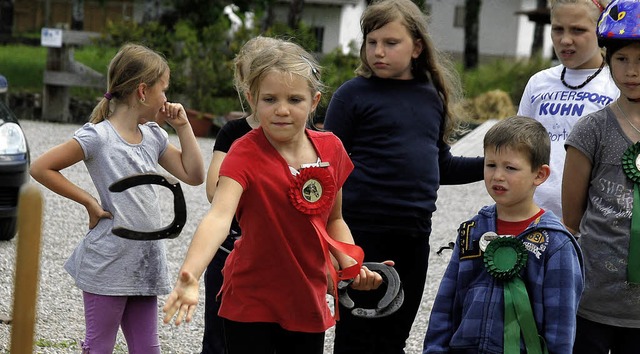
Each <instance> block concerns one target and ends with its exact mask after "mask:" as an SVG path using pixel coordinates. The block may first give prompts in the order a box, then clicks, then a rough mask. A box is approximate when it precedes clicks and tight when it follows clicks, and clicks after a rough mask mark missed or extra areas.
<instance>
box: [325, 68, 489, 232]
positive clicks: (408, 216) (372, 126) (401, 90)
mask: <svg viewBox="0 0 640 354" xmlns="http://www.w3.org/2000/svg"><path fill="white" fill-rule="evenodd" d="M325 129H327V130H329V131H331V132H333V133H334V134H336V135H337V136H338V137H339V138H340V139H341V140H342V142H343V144H344V146H345V148H346V150H347V152H348V153H349V155H350V157H351V159H352V161H353V163H354V165H355V169H354V171H353V172H352V173H351V175H350V176H349V178H348V180H347V182H346V184H345V185H344V187H343V214H344V216H345V219H346V220H347V222H348V223H349V227H350V228H352V229H357V230H361V231H375V230H384V229H400V230H405V231H406V232H408V233H410V234H414V233H415V234H425V233H426V234H429V233H430V232H431V215H432V214H433V212H434V211H435V210H436V198H437V192H438V188H439V186H440V184H461V183H469V182H474V181H478V180H481V179H482V174H483V158H482V157H477V158H465V157H454V156H452V155H451V151H450V147H449V145H447V144H445V143H444V142H443V140H442V136H443V132H444V118H443V105H442V100H441V99H440V97H439V96H438V94H437V92H436V90H435V88H434V86H433V85H432V84H431V83H429V82H420V81H418V80H415V79H414V80H391V79H380V78H376V77H372V78H369V79H367V78H363V77H357V78H354V79H352V80H349V81H347V82H346V83H344V84H343V85H342V86H341V87H340V88H339V89H338V90H337V91H336V92H335V93H334V94H333V97H332V99H331V102H330V104H329V107H328V109H327V114H326V117H325Z"/></svg>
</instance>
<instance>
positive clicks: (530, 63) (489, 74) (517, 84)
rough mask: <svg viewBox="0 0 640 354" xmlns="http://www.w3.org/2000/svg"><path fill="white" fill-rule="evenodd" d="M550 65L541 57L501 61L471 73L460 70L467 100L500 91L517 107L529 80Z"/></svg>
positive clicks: (483, 66) (485, 65)
mask: <svg viewBox="0 0 640 354" xmlns="http://www.w3.org/2000/svg"><path fill="white" fill-rule="evenodd" d="M550 65H551V62H550V60H548V59H544V58H542V57H540V56H538V57H534V58H531V59H520V60H513V59H499V60H496V61H494V62H491V63H488V64H484V65H480V66H479V67H478V68H477V69H474V70H471V71H466V72H464V71H462V69H460V70H461V73H460V76H461V77H462V84H463V87H464V89H465V96H466V97H467V98H475V97H477V96H479V95H480V94H482V93H484V92H488V91H492V90H496V89H499V90H502V91H504V92H506V93H508V94H509V96H510V97H511V101H512V102H514V103H515V104H516V105H517V104H519V102H520V99H521V98H522V93H523V92H524V87H525V86H526V85H527V82H528V81H529V78H530V77H531V76H532V75H533V74H535V73H537V72H538V71H540V70H543V69H547V68H549V66H550Z"/></svg>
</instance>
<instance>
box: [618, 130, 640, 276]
mask: <svg viewBox="0 0 640 354" xmlns="http://www.w3.org/2000/svg"><path fill="white" fill-rule="evenodd" d="M622 170H623V171H624V173H625V174H626V175H627V177H629V179H630V180H631V181H633V209H632V213H631V235H630V237H629V256H628V259H627V282H629V283H631V284H640V188H639V187H638V185H640V142H637V143H635V144H633V145H631V146H629V148H628V149H627V151H625V152H624V154H623V155H622Z"/></svg>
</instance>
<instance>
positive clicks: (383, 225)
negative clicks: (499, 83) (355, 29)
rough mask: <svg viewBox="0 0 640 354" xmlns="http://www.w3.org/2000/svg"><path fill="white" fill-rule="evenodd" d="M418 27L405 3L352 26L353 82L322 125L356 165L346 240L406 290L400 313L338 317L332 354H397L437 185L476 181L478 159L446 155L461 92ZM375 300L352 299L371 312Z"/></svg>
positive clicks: (377, 10)
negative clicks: (391, 269)
mask: <svg viewBox="0 0 640 354" xmlns="http://www.w3.org/2000/svg"><path fill="white" fill-rule="evenodd" d="M426 23H427V21H426V19H425V17H424V14H423V13H422V11H420V9H419V8H418V7H417V6H416V5H415V4H414V3H413V2H412V1H411V0H383V1H381V2H377V3H375V4H372V5H370V6H369V7H368V8H367V9H366V10H365V12H364V13H363V15H362V20H361V25H362V33H363V34H364V38H363V44H362V47H361V49H360V58H361V64H360V66H359V67H358V69H357V70H356V73H357V74H358V77H356V78H354V79H352V80H350V81H348V82H346V83H345V84H343V85H342V86H341V87H340V88H339V89H338V90H337V91H336V92H335V93H334V95H333V97H332V99H331V102H330V103H329V107H328V110H327V114H326V117H325V125H324V128H325V129H327V130H328V131H331V132H333V133H335V134H336V135H337V136H338V137H339V138H340V139H341V140H342V142H343V144H344V146H345V148H346V150H347V152H348V153H349V155H350V157H351V159H352V161H353V163H354V165H355V169H354V171H353V173H352V174H351V175H350V176H349V178H348V179H347V181H346V183H345V185H344V190H343V193H344V195H343V213H344V218H345V220H346V221H347V224H348V225H349V227H350V229H351V231H352V234H353V237H354V240H355V241H356V244H358V245H360V246H361V247H362V248H363V249H364V251H365V260H366V261H369V262H376V261H377V262H380V261H384V260H386V259H393V260H394V261H395V264H396V270H397V271H398V273H399V275H400V278H401V280H402V284H403V287H404V292H405V300H404V304H403V306H402V308H401V309H400V310H399V311H398V312H396V313H394V314H393V315H390V316H388V317H384V318H380V319H376V320H371V319H360V318H356V317H354V316H352V315H351V314H350V313H349V311H348V310H347V309H341V311H340V313H341V320H340V321H339V322H338V324H337V327H336V337H335V345H334V353H385V354H394V353H404V350H403V348H404V346H405V341H406V339H407V338H408V336H409V332H410V330H411V325H412V323H413V320H414V318H415V316H416V313H417V311H418V308H419V306H420V302H421V298H422V293H423V290H424V285H425V279H426V274H427V261H428V258H429V234H430V232H431V215H432V213H433V212H434V211H435V210H436V197H437V191H438V187H439V186H440V184H460V183H469V182H474V181H479V180H481V179H482V178H483V175H482V173H483V159H482V158H480V157H478V158H462V157H454V156H452V155H451V152H450V147H449V145H448V144H447V142H448V141H449V138H450V136H451V134H452V132H453V131H454V130H455V127H456V116H455V114H454V112H453V111H454V109H453V105H454V103H455V102H456V101H458V97H456V95H457V94H459V93H460V92H462V90H461V89H460V86H459V79H458V78H457V77H456V76H455V75H454V73H455V71H453V70H452V69H449V68H447V67H445V65H444V63H445V62H444V61H443V60H442V59H441V58H440V56H439V54H438V51H437V50H436V49H435V48H434V46H433V44H432V42H431V39H430V38H429V36H428V34H427V30H426ZM380 291H383V289H380ZM380 296H381V294H379V293H378V292H368V294H365V293H364V292H363V293H362V294H354V295H353V296H352V297H355V298H356V299H357V301H358V303H362V304H367V305H372V306H375V303H376V301H377V300H379V299H380ZM369 302H371V304H370V303H369Z"/></svg>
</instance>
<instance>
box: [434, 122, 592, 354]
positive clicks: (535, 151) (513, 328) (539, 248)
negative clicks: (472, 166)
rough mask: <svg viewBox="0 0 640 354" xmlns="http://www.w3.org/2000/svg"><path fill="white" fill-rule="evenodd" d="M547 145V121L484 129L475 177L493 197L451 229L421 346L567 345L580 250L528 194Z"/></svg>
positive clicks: (542, 175) (458, 349)
mask: <svg viewBox="0 0 640 354" xmlns="http://www.w3.org/2000/svg"><path fill="white" fill-rule="evenodd" d="M549 145H550V141H549V135H548V133H547V131H546V129H545V128H544V127H543V126H542V125H541V124H540V123H539V122H537V121H535V120H534V119H531V118H526V117H518V116H516V117H511V118H508V119H505V120H502V121H500V122H498V123H497V124H496V125H494V126H493V127H492V128H491V129H490V130H489V131H488V132H487V134H486V135H485V138H484V152H485V167H484V182H485V186H486V189H487V191H488V192H489V194H490V196H491V197H492V199H493V200H494V201H495V204H494V205H491V206H485V207H483V208H482V209H481V210H480V211H479V212H478V214H477V215H476V216H475V217H474V218H472V219H471V220H468V221H466V222H464V223H462V224H461V225H460V228H459V229H458V238H457V240H456V243H455V246H454V249H453V254H452V256H451V260H450V262H449V265H448V267H447V270H446V272H445V274H444V277H443V278H442V281H441V283H440V288H439V290H438V294H437V296H436V299H435V302H434V304H433V309H432V311H431V317H430V319H429V326H428V329H427V333H426V336H425V339H424V350H423V354H427V353H509V354H513V353H520V352H522V353H527V352H528V353H535V352H544V351H545V349H546V350H548V352H549V353H563V354H566V353H571V351H572V346H573V341H574V336H575V328H576V311H577V308H578V301H579V300H580V295H581V293H582V289H583V282H584V274H583V270H582V254H581V251H580V248H579V246H578V244H577V243H576V240H575V238H574V237H573V236H572V235H571V233H569V232H568V231H567V230H566V229H565V227H564V226H563V225H562V223H561V222H560V220H559V219H558V217H557V216H556V215H554V214H553V213H552V212H550V211H546V212H545V211H544V210H542V209H540V207H538V206H537V205H536V204H535V202H534V200H533V193H534V191H535V189H536V187H537V186H539V185H540V184H542V183H543V182H544V181H545V180H546V179H547V177H548V176H549V173H550V169H549V165H548V164H549V150H550V148H549ZM558 197H560V196H558ZM527 319H529V321H527ZM521 333H522V334H521ZM532 338H533V339H532Z"/></svg>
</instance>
